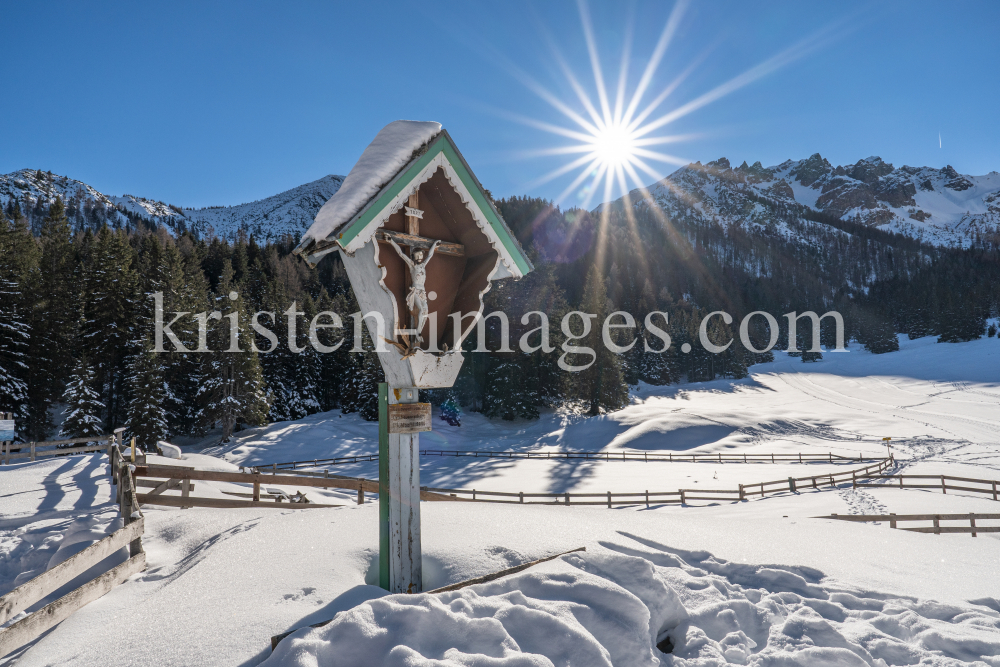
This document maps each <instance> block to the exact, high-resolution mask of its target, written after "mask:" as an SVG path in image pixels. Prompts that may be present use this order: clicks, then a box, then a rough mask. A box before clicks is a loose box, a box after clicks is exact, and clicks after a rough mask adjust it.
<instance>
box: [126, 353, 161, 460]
mask: <svg viewBox="0 0 1000 667" xmlns="http://www.w3.org/2000/svg"><path fill="white" fill-rule="evenodd" d="M130 370H131V372H130V375H129V385H130V387H131V394H132V399H131V401H130V402H129V406H128V430H129V432H130V433H131V434H132V435H133V436H134V437H135V439H136V443H137V444H138V445H139V447H140V448H142V449H143V450H144V451H145V450H149V449H152V448H153V447H155V446H156V443H157V441H159V440H163V439H164V438H166V437H167V432H168V426H167V411H166V408H165V405H164V404H165V403H166V396H167V387H166V385H165V383H164V381H163V368H162V366H161V364H160V355H159V354H157V353H156V352H154V351H153V346H152V345H151V344H150V343H149V341H148V340H147V341H146V342H145V344H144V345H143V348H142V349H141V350H140V352H139V353H138V354H136V355H135V356H133V357H132V365H131V369H130Z"/></svg>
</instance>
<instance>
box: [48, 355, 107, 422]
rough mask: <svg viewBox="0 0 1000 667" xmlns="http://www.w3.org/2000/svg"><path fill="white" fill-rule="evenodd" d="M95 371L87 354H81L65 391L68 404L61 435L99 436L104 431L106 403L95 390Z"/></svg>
mask: <svg viewBox="0 0 1000 667" xmlns="http://www.w3.org/2000/svg"><path fill="white" fill-rule="evenodd" d="M93 384H94V371H93V369H92V368H91V367H90V363H89V362H88V361H87V357H86V356H81V357H80V358H79V359H78V360H77V362H76V366H75V367H74V368H73V373H72V375H70V378H69V382H67V383H66V391H65V392H64V393H63V402H64V403H65V404H66V411H65V415H66V417H65V419H64V420H63V424H62V427H61V428H60V429H59V435H61V436H62V437H65V438H85V437H87V436H90V435H94V436H99V435H102V434H103V433H104V429H103V427H102V422H101V413H102V412H103V410H104V403H102V402H101V397H100V396H99V395H98V393H97V392H96V391H95V390H94V387H93Z"/></svg>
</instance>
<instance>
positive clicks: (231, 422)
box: [197, 259, 269, 442]
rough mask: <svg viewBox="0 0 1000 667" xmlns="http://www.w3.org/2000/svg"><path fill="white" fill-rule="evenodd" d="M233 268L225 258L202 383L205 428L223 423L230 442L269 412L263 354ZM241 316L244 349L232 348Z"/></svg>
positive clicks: (239, 333)
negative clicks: (254, 343) (244, 426)
mask: <svg viewBox="0 0 1000 667" xmlns="http://www.w3.org/2000/svg"><path fill="white" fill-rule="evenodd" d="M232 277H233V270H232V264H231V263H230V262H229V260H228V259H227V260H224V263H223V270H222V276H221V278H220V280H219V292H218V293H217V294H216V296H215V299H214V301H215V306H216V309H217V310H218V312H219V313H220V315H221V318H220V319H219V320H218V321H216V322H215V324H214V326H212V328H211V329H210V332H209V335H208V341H209V349H210V350H211V351H209V352H202V353H199V356H200V357H201V364H200V366H201V369H200V377H201V387H200V389H199V390H198V395H197V397H198V404H199V408H200V409H199V420H200V422H201V424H202V425H203V426H204V427H207V428H212V427H213V426H214V425H216V424H218V425H219V426H221V428H222V441H223V442H228V441H229V439H230V438H231V437H232V435H233V432H234V431H235V430H236V429H237V428H238V427H239V426H240V425H242V424H248V425H257V424H262V423H264V420H265V418H266V416H267V411H268V399H269V396H268V392H267V388H266V385H265V384H264V378H263V375H262V374H261V370H260V362H259V360H258V356H257V353H256V352H255V351H253V348H252V347H251V346H250V336H251V334H250V331H251V329H250V324H249V314H248V313H247V312H246V311H245V309H244V308H243V307H242V305H243V302H242V299H241V298H240V296H239V292H238V291H237V289H236V286H235V285H234V284H233V282H232ZM233 314H236V315H237V317H236V318H235V322H236V332H237V338H236V341H235V342H236V345H237V347H238V348H239V351H229V350H230V349H231V345H232V343H233V340H232V332H231V322H232V321H234V320H232V319H231V318H229V317H227V316H229V315H233Z"/></svg>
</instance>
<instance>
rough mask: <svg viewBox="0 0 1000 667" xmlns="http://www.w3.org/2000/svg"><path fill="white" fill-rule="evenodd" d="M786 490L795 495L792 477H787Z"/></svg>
mask: <svg viewBox="0 0 1000 667" xmlns="http://www.w3.org/2000/svg"><path fill="white" fill-rule="evenodd" d="M788 490H789V491H791V492H792V493H795V478H794V477H789V478H788Z"/></svg>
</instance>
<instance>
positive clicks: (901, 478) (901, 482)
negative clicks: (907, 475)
mask: <svg viewBox="0 0 1000 667" xmlns="http://www.w3.org/2000/svg"><path fill="white" fill-rule="evenodd" d="M899 488H903V476H902V475H900V476H899Z"/></svg>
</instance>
